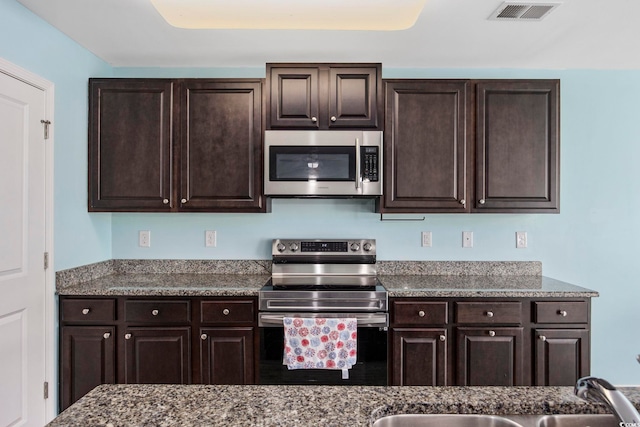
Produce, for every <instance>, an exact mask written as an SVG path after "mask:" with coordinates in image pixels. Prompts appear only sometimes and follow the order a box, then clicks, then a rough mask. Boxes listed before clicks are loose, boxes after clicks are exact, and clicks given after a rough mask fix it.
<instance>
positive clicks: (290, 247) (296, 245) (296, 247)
mask: <svg viewBox="0 0 640 427" xmlns="http://www.w3.org/2000/svg"><path fill="white" fill-rule="evenodd" d="M289 249H291V252H295V251H297V250H298V244H297V243H292V244H290V245H289Z"/></svg>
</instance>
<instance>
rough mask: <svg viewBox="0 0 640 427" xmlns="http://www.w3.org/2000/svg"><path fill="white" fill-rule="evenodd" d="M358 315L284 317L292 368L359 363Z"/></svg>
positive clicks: (286, 353) (286, 358)
mask: <svg viewBox="0 0 640 427" xmlns="http://www.w3.org/2000/svg"><path fill="white" fill-rule="evenodd" d="M357 336H358V322H357V320H356V319H355V318H301V317H285V318H284V356H283V361H282V363H283V364H284V365H287V367H288V368H289V369H343V370H345V369H350V368H351V367H352V366H353V365H355V364H356V355H357V347H358V341H357Z"/></svg>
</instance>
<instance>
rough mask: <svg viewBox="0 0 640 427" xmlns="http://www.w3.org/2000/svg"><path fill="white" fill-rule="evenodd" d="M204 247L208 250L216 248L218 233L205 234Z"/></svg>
mask: <svg viewBox="0 0 640 427" xmlns="http://www.w3.org/2000/svg"><path fill="white" fill-rule="evenodd" d="M204 245H205V246H206V247H208V248H215V247H216V231H215V230H207V231H205V232H204Z"/></svg>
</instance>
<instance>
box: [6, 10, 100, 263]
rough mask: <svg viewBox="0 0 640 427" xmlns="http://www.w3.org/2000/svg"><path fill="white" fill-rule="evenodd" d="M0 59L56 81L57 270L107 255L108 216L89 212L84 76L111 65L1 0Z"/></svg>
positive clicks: (55, 232) (29, 13)
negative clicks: (89, 213)
mask: <svg viewBox="0 0 640 427" xmlns="http://www.w3.org/2000/svg"><path fill="white" fill-rule="evenodd" d="M0 57H2V58H4V59H6V60H8V61H10V62H12V63H14V64H16V65H18V66H20V67H22V68H25V69H27V70H29V71H31V72H33V73H35V74H38V75H40V76H41V77H43V78H45V79H47V80H49V81H51V82H53V83H54V85H55V89H54V97H55V117H54V119H53V128H54V137H55V140H54V144H55V147H54V163H55V165H54V171H55V179H54V230H53V234H54V245H55V250H54V257H55V269H56V270H63V269H66V268H70V267H75V266H78V265H83V264H89V263H92V262H97V261H103V260H105V259H110V258H111V215H110V214H103V215H88V214H87V79H88V78H89V77H90V76H94V75H105V76H109V75H111V73H112V69H111V67H110V66H109V65H108V64H107V63H106V62H104V61H102V60H100V59H99V58H97V57H96V56H95V55H93V54H92V53H90V52H89V51H87V50H86V49H84V48H82V47H81V46H79V45H78V44H77V43H75V42H74V41H72V40H71V39H69V38H68V37H67V36H65V35H64V34H62V33H60V32H59V31H57V30H55V29H54V28H52V27H51V26H50V25H48V24H47V23H45V22H44V21H42V20H41V19H40V18H38V17H37V16H35V15H34V14H33V13H31V12H30V11H29V10H27V9H26V8H24V7H23V6H22V5H20V4H19V3H17V2H15V1H14V0H0Z"/></svg>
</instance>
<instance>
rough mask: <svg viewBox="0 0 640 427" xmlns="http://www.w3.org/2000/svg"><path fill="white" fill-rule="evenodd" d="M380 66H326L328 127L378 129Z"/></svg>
mask: <svg viewBox="0 0 640 427" xmlns="http://www.w3.org/2000/svg"><path fill="white" fill-rule="evenodd" d="M380 74H381V69H380V67H370V68H364V67H363V68H350V67H331V68H329V123H328V125H329V128H330V129H332V128H377V127H378V108H379V105H380V103H379V102H378V90H380V91H382V88H380V89H379V86H380V84H381V83H380V82H381V78H380Z"/></svg>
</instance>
